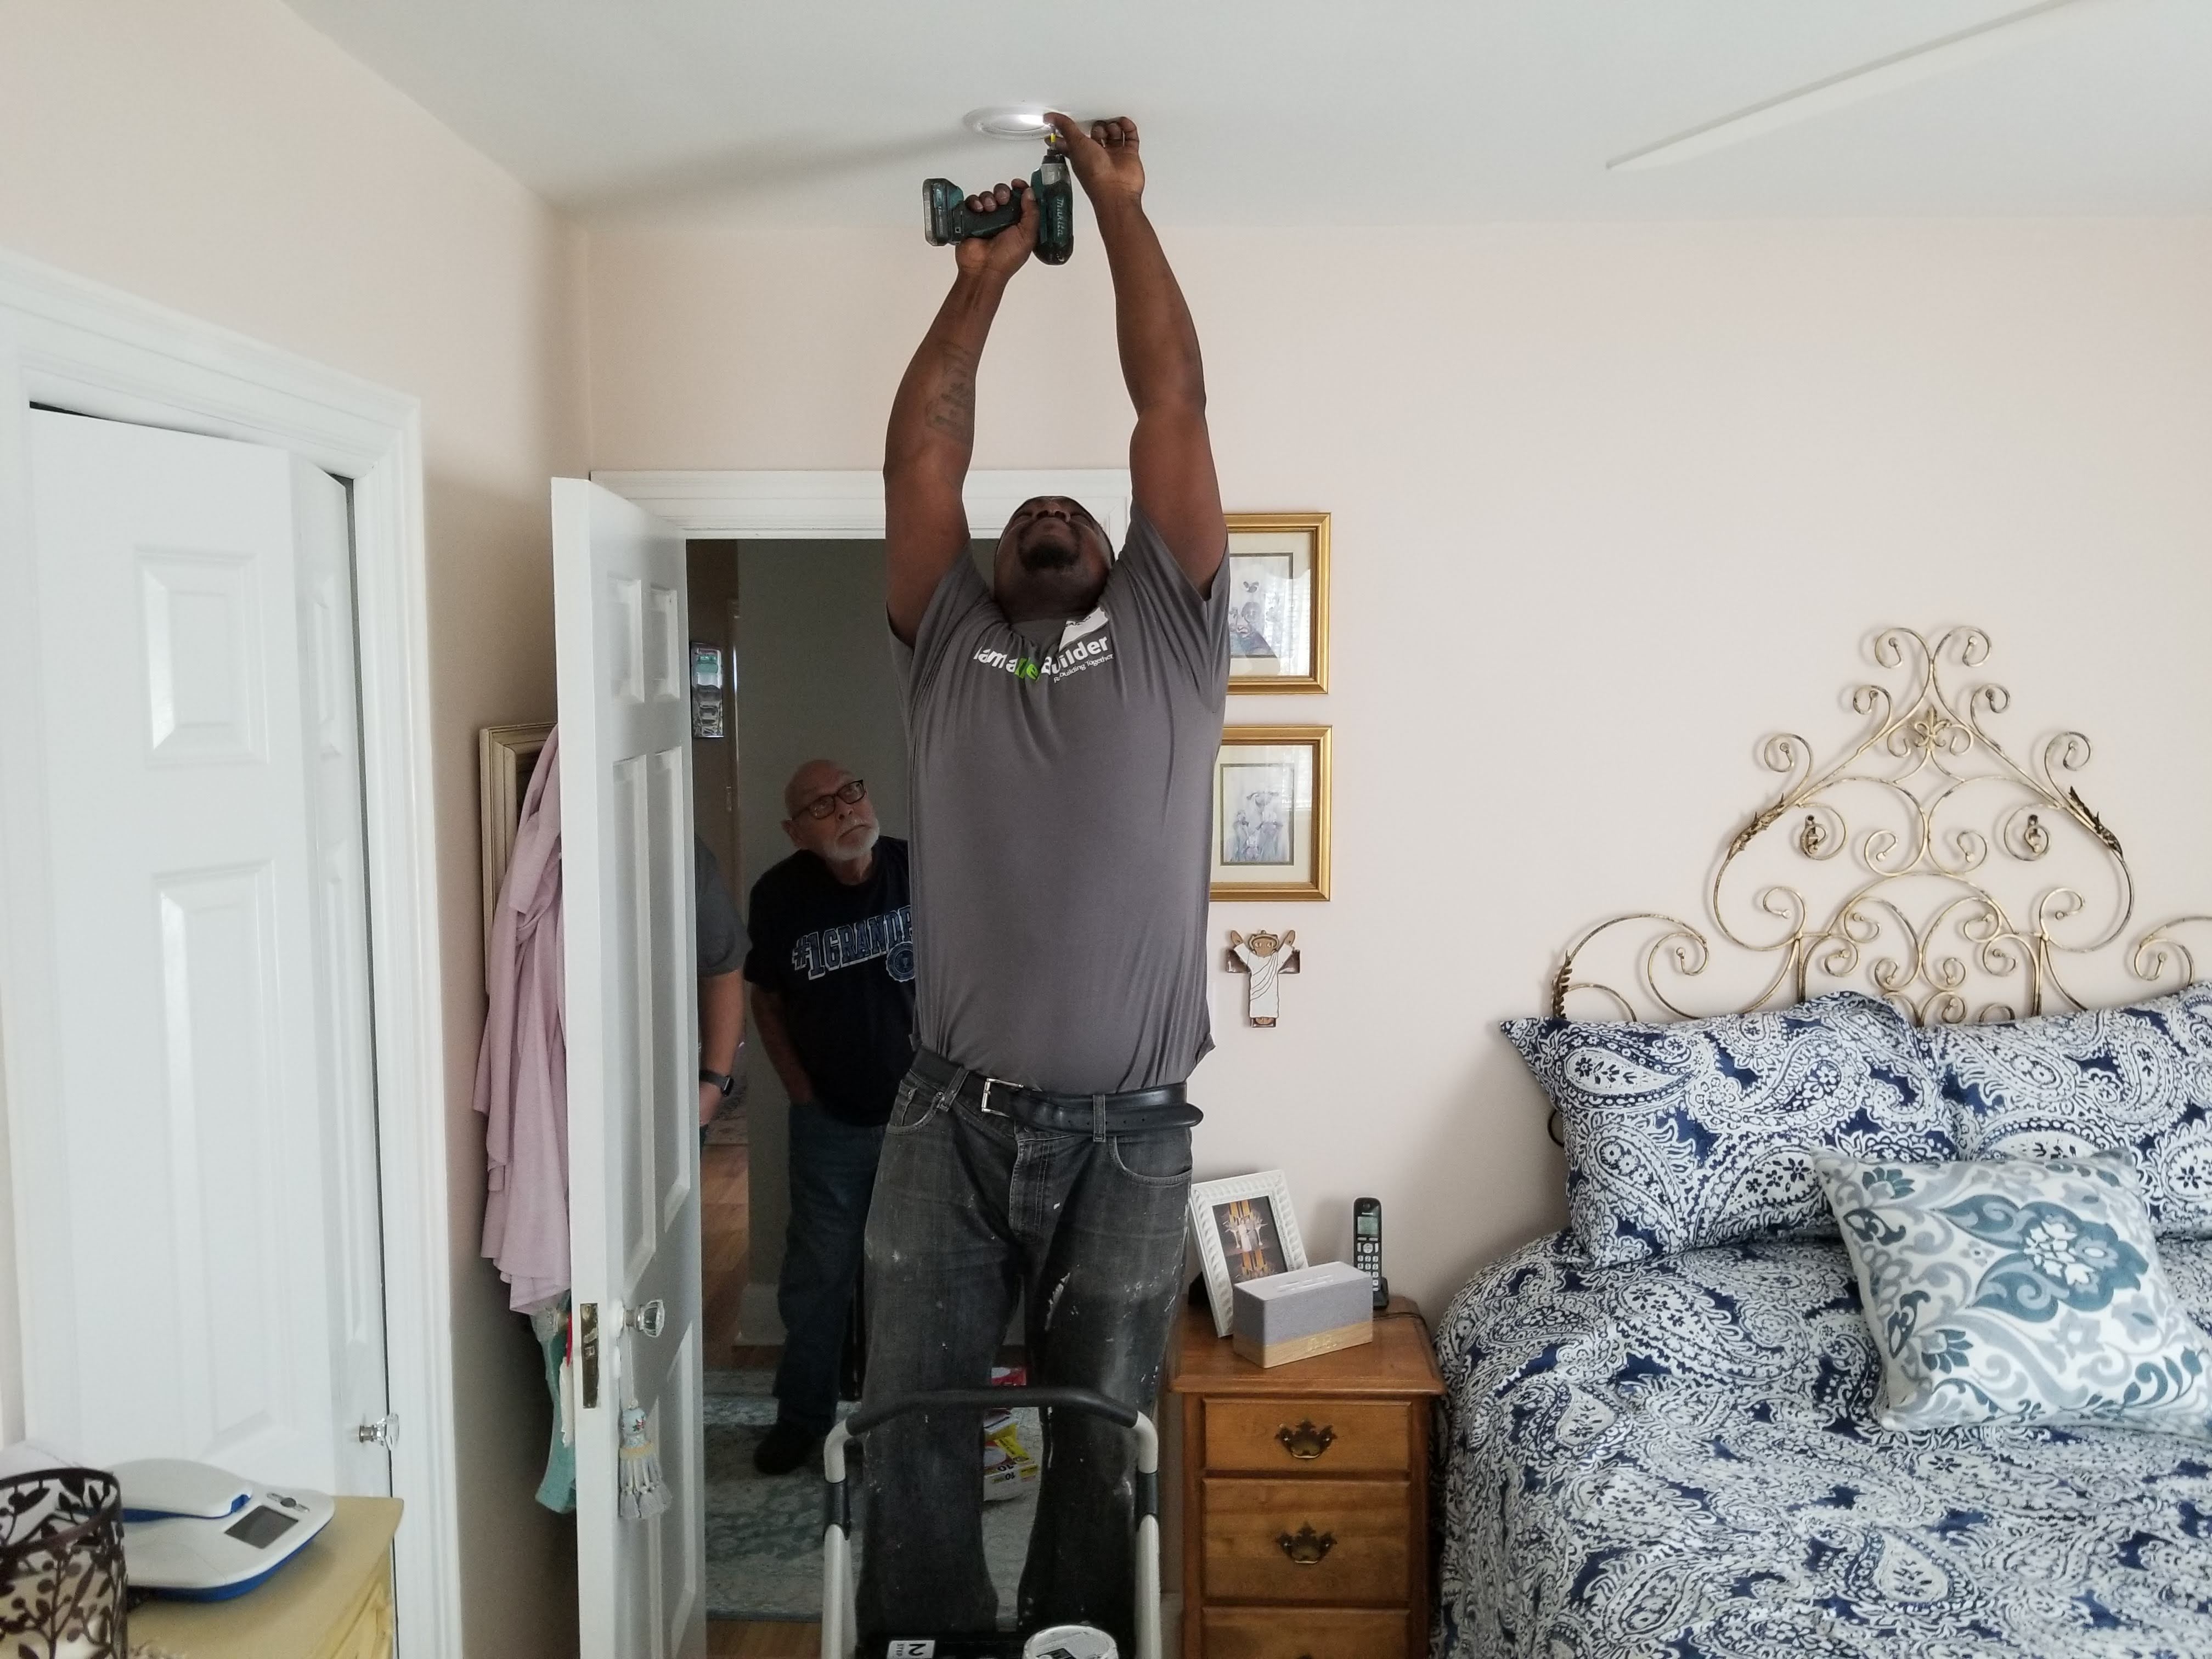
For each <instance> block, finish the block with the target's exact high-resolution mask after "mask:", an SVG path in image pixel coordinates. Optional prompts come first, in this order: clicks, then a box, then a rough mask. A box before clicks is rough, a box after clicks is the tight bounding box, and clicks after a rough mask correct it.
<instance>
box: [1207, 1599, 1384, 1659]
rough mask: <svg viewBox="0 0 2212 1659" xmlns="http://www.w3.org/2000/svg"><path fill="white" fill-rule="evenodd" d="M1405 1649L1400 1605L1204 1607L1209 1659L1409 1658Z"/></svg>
mask: <svg viewBox="0 0 2212 1659" xmlns="http://www.w3.org/2000/svg"><path fill="white" fill-rule="evenodd" d="M1405 1654H1406V1613H1405V1611H1404V1609H1402V1608H1397V1609H1393V1610H1391V1611H1389V1612H1383V1611H1379V1610H1376V1609H1373V1608H1368V1607H1300V1608H1298V1609H1297V1610H1296V1611H1294V1612H1292V1611H1284V1612H1278V1611H1276V1610H1274V1609H1273V1608H1269V1607H1208V1608H1207V1609H1206V1659H1405Z"/></svg>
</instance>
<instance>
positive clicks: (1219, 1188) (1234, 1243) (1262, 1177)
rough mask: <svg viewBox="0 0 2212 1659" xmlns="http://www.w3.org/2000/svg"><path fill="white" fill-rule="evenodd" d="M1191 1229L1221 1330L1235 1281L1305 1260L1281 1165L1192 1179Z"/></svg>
mask: <svg viewBox="0 0 2212 1659" xmlns="http://www.w3.org/2000/svg"><path fill="white" fill-rule="evenodd" d="M1190 1231H1191V1236H1192V1237H1193V1238H1194V1240H1195V1241H1196V1242H1197V1244H1198V1256H1199V1261H1200V1262H1201V1263H1202V1264H1203V1265H1204V1267H1205V1269H1206V1300H1207V1302H1208V1304H1210V1306H1211V1307H1212V1310H1213V1328H1214V1331H1215V1333H1216V1334H1218V1335H1221V1336H1226V1335H1228V1334H1229V1316H1230V1312H1231V1306H1232V1299H1231V1292H1232V1291H1233V1290H1234V1288H1235V1287H1236V1286H1237V1285H1241V1284H1243V1282H1244V1281H1245V1280H1246V1279H1265V1278H1267V1276H1268V1275H1270V1274H1272V1273H1293V1272H1295V1271H1297V1269H1298V1268H1300V1267H1304V1266H1305V1265H1306V1247H1305V1243H1304V1241H1303V1240H1302V1239H1300V1238H1299V1237H1298V1218H1297V1213H1296V1212H1294V1211H1293V1210H1292V1209H1291V1183H1290V1181H1289V1178H1288V1177H1287V1176H1285V1175H1284V1174H1283V1172H1282V1171H1281V1170H1261V1172H1260V1173H1259V1174H1257V1175H1248V1176H1232V1177H1231V1179H1229V1180H1227V1181H1203V1182H1197V1183H1195V1184H1194V1185H1193V1186H1192V1188H1191V1189H1190Z"/></svg>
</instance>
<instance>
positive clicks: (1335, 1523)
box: [1168, 1297, 1443, 1659]
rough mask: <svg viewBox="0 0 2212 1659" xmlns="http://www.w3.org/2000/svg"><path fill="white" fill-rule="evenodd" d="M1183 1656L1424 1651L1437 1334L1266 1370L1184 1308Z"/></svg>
mask: <svg viewBox="0 0 2212 1659" xmlns="http://www.w3.org/2000/svg"><path fill="white" fill-rule="evenodd" d="M1168 1387H1169V1389H1170V1392H1172V1393H1174V1394H1176V1395H1180V1396H1182V1557H1183V1582H1182V1593H1183V1620H1182V1659H1421V1656H1422V1655H1424V1654H1425V1653H1426V1652H1427V1651H1428V1645H1429V1421H1430V1412H1431V1401H1433V1400H1435V1399H1436V1398H1437V1396H1439V1395H1442V1394H1443V1378H1442V1377H1440V1376H1437V1361H1436V1355H1435V1353H1434V1352H1432V1350H1431V1347H1430V1344H1429V1334H1428V1328H1427V1327H1426V1326H1425V1325H1424V1324H1423V1323H1422V1322H1421V1321H1420V1320H1419V1317H1417V1316H1415V1312H1414V1308H1413V1304H1412V1303H1411V1302H1410V1301H1408V1300H1407V1299H1406V1298H1405V1297H1395V1298H1393V1300H1392V1301H1391V1304H1390V1308H1389V1313H1387V1314H1381V1315H1377V1316H1376V1321H1375V1340H1374V1341H1372V1342H1370V1343H1367V1344H1365V1345H1364V1346H1360V1347H1357V1348H1346V1349H1342V1350H1340V1352H1335V1353H1328V1354H1322V1355H1321V1356H1320V1357H1318V1358H1313V1359H1302V1360H1299V1361H1297V1363H1296V1364H1289V1365H1278V1366H1276V1367H1275V1368H1274V1369H1273V1370H1261V1368H1260V1367H1259V1366H1257V1365H1255V1364H1252V1363H1251V1362H1250V1361H1249V1360H1243V1359H1239V1358H1237V1356H1236V1355H1235V1354H1234V1353H1232V1352H1230V1348H1229V1342H1228V1340H1227V1339H1226V1338H1225V1337H1218V1336H1216V1335H1214V1334H1213V1320H1212V1316H1211V1315H1209V1314H1208V1313H1206V1310H1203V1309H1195V1308H1194V1309H1189V1310H1186V1311H1185V1313H1184V1315H1183V1322H1182V1333H1181V1335H1180V1337H1179V1338H1178V1340H1177V1342H1176V1366H1175V1374H1174V1376H1172V1377H1170V1379H1169V1383H1168Z"/></svg>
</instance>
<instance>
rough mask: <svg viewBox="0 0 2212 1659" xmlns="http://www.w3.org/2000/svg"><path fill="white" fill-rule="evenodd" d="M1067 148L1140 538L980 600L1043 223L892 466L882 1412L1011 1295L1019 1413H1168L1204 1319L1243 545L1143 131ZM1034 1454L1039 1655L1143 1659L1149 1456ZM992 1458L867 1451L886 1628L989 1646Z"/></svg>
mask: <svg viewBox="0 0 2212 1659" xmlns="http://www.w3.org/2000/svg"><path fill="white" fill-rule="evenodd" d="M1053 122H1054V127H1055V129H1056V130H1057V131H1058V132H1059V134H1060V143H1061V145H1062V147H1063V148H1064V149H1066V153H1067V157H1068V161H1069V163H1070V165H1071V166H1072V167H1073V170H1074V173H1075V176H1076V178H1077V179H1078V180H1079V182H1080V183H1081V184H1082V185H1083V187H1084V191H1085V194H1086V195H1087V196H1088V197H1090V199H1091V207H1092V210H1093V211H1094V213H1095V215H1096V217H1097V227H1098V238H1099V241H1100V242H1101V244H1103V246H1104V249H1105V252H1106V258H1107V263H1108V264H1109V267H1110V268H1111V270H1112V271H1113V276H1114V290H1115V317H1116V322H1117V325H1118V327H1119V332H1120V337H1121V365H1122V371H1123V374H1124V376H1125V378H1126V379H1127V382H1128V387H1129V395H1130V399H1131V401H1132V402H1133V404H1135V406H1136V415H1137V422H1136V430H1135V433H1134V435H1133V437H1132V438H1131V440H1130V444H1129V466H1130V472H1131V475H1132V481H1133V486H1134V495H1135V511H1134V513H1133V515H1132V522H1131V525H1130V528H1129V535H1128V538H1127V543H1126V544H1125V545H1124V546H1123V548H1122V550H1121V557H1120V558H1119V560H1118V561H1117V560H1116V559H1115V557H1114V555H1113V550H1112V547H1111V545H1110V544H1109V542H1108V541H1107V538H1106V536H1105V532H1103V530H1102V529H1101V528H1100V526H1099V525H1098V523H1097V520H1095V519H1093V518H1092V517H1091V514H1090V513H1088V512H1086V511H1085V509H1084V508H1083V507H1081V506H1080V505H1079V503H1077V502H1074V501H1068V500H1066V499H1063V498H1060V497H1056V496H1046V497H1042V498H1039V499H1037V500H1034V501H1027V502H1024V504H1023V505H1022V507H1020V508H1018V510H1017V511H1016V513H1014V515H1013V518H1012V521H1011V522H1010V523H1009V524H1008V525H1007V526H1006V531H1005V532H1004V533H1003V534H1002V535H1001V536H1000V538H999V544H998V548H997V550H996V554H995V556H994V564H993V572H992V580H991V581H990V583H989V585H988V586H986V585H985V583H984V581H983V580H982V578H981V576H980V575H978V574H976V572H975V568H974V566H973V565H972V564H971V563H970V562H969V556H968V545H969V526H968V520H967V514H966V512H965V510H964V509H963V506H962V502H961V486H962V483H963V480H964V479H965V477H966V476H967V471H968V465H969V453H970V451H971V449H972V447H973V442H974V429H975V422H974V416H975V372H976V366H977V362H978V360H979V358H980V357H981V352H982V349H983V344H984V341H985V338H986V337H987V335H988V333H989V331H990V325H991V319H992V318H993V315H994V313H996V311H997V309H998V305H999V301H1000V295H1002V294H1003V292H1004V290H1005V287H1006V283H1007V281H1008V280H1009V279H1010V278H1012V276H1014V274H1015V273H1016V272H1018V271H1019V270H1022V269H1023V268H1024V266H1025V265H1026V264H1027V263H1028V261H1029V257H1030V250H1031V248H1032V247H1033V246H1035V242H1036V220H1037V208H1036V204H1035V203H1034V202H1033V201H1030V200H1029V199H1027V198H1026V197H1025V196H1024V200H1023V203H1022V217H1021V220H1020V222H1019V223H1018V225H1017V226H1016V227H1014V228H1012V229H1009V230H1006V231H1004V232H1001V233H1000V234H999V235H998V236H996V237H994V238H993V239H991V240H987V241H968V242H963V243H961V244H959V245H958V246H957V252H956V254H955V260H956V263H957V266H958V274H957V276H956V278H955V280H954V283H953V285H952V291H951V295H949V296H948V297H947V299H946V300H945V304H944V306H943V307H942V308H941V309H940V310H939V313H938V315H937V319H936V321H935V322H934V323H933V324H932V325H931V327H930V331H929V333H928V335H927V337H926V338H925V339H924V340H923V341H922V343H921V349H920V350H919V351H917V352H916V353H915V358H914V362H913V363H912V365H911V366H910V367H909V368H908V370H907V374H906V379H905V380H904V381H903V382H902V384H901V386H900V387H899V392H898V398H897V401H896V404H894V405H893V407H892V410H891V420H890V434H889V436H888V439H887V441H886V444H885V452H884V497H885V507H886V527H885V532H884V533H885V540H886V543H887V544H888V550H889V563H890V592H889V609H890V626H891V634H892V636H893V645H892V649H893V653H894V656H895V658H896V663H897V666H898V670H899V678H900V685H901V690H902V697H903V700H904V704H905V710H906V720H907V728H908V737H909V739H910V749H911V756H912V758H911V768H912V775H911V781H910V793H911V800H912V817H911V842H912V854H913V874H912V881H913V904H914V939H915V993H916V998H917V1009H916V1018H917V1033H916V1035H917V1042H918V1049H917V1053H916V1055H915V1066H914V1069H913V1070H912V1071H911V1072H909V1073H908V1075H907V1079H906V1080H905V1082H904V1083H902V1085H900V1089H899V1093H898V1097H897V1099H896V1102H895V1103H894V1105H893V1107H892V1112H891V1120H890V1124H889V1126H888V1127H887V1130H886V1133H885V1139H884V1155H883V1162H882V1164H881V1166H880V1168H879V1170H878V1176H877V1184H876V1191H875V1199H874V1204H873V1206H872V1211H871V1215H870V1220H869V1224H868V1237H867V1272H868V1302H869V1341H868V1372H867V1383H866V1395H867V1400H868V1401H869V1403H871V1404H875V1403H880V1402H881V1401H884V1400H887V1399H890V1398H891V1397H894V1396H896V1395H902V1394H908V1393H911V1392H914V1391H915V1390H918V1389H942V1388H974V1387H975V1386H978V1385H979V1384H981V1383H982V1382H983V1381H984V1380H985V1379H986V1378H987V1376H988V1374H989V1368H990V1364H991V1361H992V1358H993V1354H994V1350H995V1349H996V1347H997V1346H998V1344H999V1341H1000V1337H1001V1335H1002V1334H1003V1333H1004V1332H1005V1330H1006V1322H1007V1319H1008V1316H1009V1314H1010V1313H1011V1311H1012V1308H1013V1306H1014V1304H1015V1299H1016V1297H1017V1296H1019V1297H1021V1299H1022V1305H1023V1306H1024V1310H1025V1314H1026V1323H1025V1329H1026V1334H1027V1340H1028V1352H1027V1358H1028V1362H1029V1368H1030V1380H1031V1381H1032V1382H1035V1383H1047V1384H1060V1385H1070V1386H1077V1387H1083V1388H1089V1389H1097V1391H1098V1392H1100V1393H1102V1394H1104V1395H1107V1396H1109V1398H1111V1399H1114V1400H1116V1401H1121V1402H1124V1403H1126V1404H1127V1405H1131V1406H1135V1407H1139V1408H1142V1409H1146V1410H1149V1409H1150V1408H1151V1407H1152V1400H1153V1395H1154V1394H1155V1393H1156V1391H1157V1389H1158V1384H1159V1377H1160V1370H1161V1364H1162V1360H1163V1357H1164V1352H1165V1348H1166V1344H1167V1335H1168V1330H1169V1326H1170V1322H1171V1320H1172V1317H1173V1314H1174V1309H1175V1304H1176V1300H1177V1292H1178V1291H1180V1290H1181V1288H1182V1284H1181V1279H1182V1255H1183V1225H1184V1224H1183V1206H1184V1201H1185V1197H1186V1194H1187V1193H1188V1188H1189V1183H1190V1126H1191V1125H1192V1124H1194V1123H1195V1122H1196V1121H1197V1120H1198V1114H1197V1112H1196V1111H1195V1110H1194V1109H1192V1108H1191V1106H1190V1105H1189V1103H1188V1101H1187V1100H1186V1099H1185V1097H1184V1094H1183V1086H1182V1085H1183V1084H1184V1081H1185V1079H1188V1077H1189V1075H1190V1072H1191V1068H1192V1067H1193V1066H1195V1065H1196V1064H1197V1063H1198V1061H1199V1060H1200V1059H1201V1058H1202V1057H1203V1056H1204V1055H1205V1054H1206V1049H1207V1048H1209V1047H1210V1046H1211V1041H1210V1038H1209V1036H1208V1034H1207V1026H1206V951H1205V926H1206V872H1207V867H1208V860H1207V857H1206V841H1207V836H1208V834H1209V832H1210V824H1211V815H1212V775H1213V760H1214V755H1215V752H1216V750H1218V747H1219V744H1220V740H1221V711H1222V702H1223V697H1224V694H1225V691H1226V690H1227V684H1228V674H1229V618H1228V584H1227V583H1226V582H1225V581H1221V580H1217V578H1218V574H1219V571H1220V568H1221V562H1222V558H1223V556H1224V554H1225V551H1226V549H1227V543H1228V536H1227V531H1226V528H1225V525H1224V523H1223V520H1222V515H1221V493H1220V489H1219V486H1218V483H1216V481H1215V477H1214V470H1213V453H1212V445H1211V443H1210V441H1209V440H1208V437H1207V434H1206V392H1205V380H1204V374H1203V372H1202V369H1201V367H1200V360H1199V349H1198V336H1197V331H1196V330H1195V329H1194V327H1193V325H1192V323H1191V319H1190V313H1189V310H1188V307H1186V306H1185V305H1184V303H1183V298H1182V292H1181V290H1180V289H1178V288H1177V287H1176V281H1175V277H1174V275H1173V273H1172V272H1170V270H1169V269H1168V263H1167V258H1166V256H1165V255H1164V253H1163V252H1161V248H1160V244H1159V239H1158V237H1157V236H1156V235H1155V234H1153V231H1152V226H1151V224H1150V222H1148V221H1147V220H1146V217H1145V212H1144V208H1143V205H1142V194H1143V187H1144V169H1143V167H1142V164H1141V163H1140V162H1139V160H1138V149H1137V131H1136V127H1135V126H1134V125H1133V124H1132V123H1130V122H1128V121H1126V120H1119V121H1103V122H1098V123H1096V124H1094V125H1091V127H1090V128H1089V129H1088V130H1087V131H1086V130H1085V129H1080V128H1078V127H1077V126H1075V125H1074V124H1073V123H1072V122H1069V121H1067V120H1066V118H1064V117H1059V116H1055V117H1054V118H1053ZM1023 194H1024V192H1023V191H1022V187H1021V185H1019V184H1018V183H1017V184H1015V185H1001V186H1000V187H999V188H998V189H997V190H996V191H991V192H987V194H986V195H985V196H983V197H975V198H973V199H972V200H971V203H970V205H971V206H974V207H975V208H978V209H982V208H986V207H988V206H990V205H993V204H1003V203H1005V202H1007V201H1010V200H1012V199H1013V198H1014V197H1016V196H1017V195H1023ZM1047 280H1049V279H1047ZM1040 412H1041V413H1042V414H1043V415H1044V416H1046V417H1047V418H1048V417H1049V412H1050V411H1049V404H1042V405H1040ZM1047 1437H1048V1454H1047V1456H1046V1459H1045V1470H1046V1472H1045V1475H1044V1485H1043V1490H1042V1492H1041V1493H1040V1495H1039V1503H1038V1512H1037V1518H1036V1524H1035V1527H1034V1528H1033V1529H1032V1531H1031V1534H1030V1553H1029V1562H1028V1565H1027V1566H1026V1567H1025V1569H1024V1571H1023V1575H1022V1584H1021V1594H1020V1604H1021V1605H1020V1609H1019V1623H1020V1624H1021V1626H1023V1628H1024V1629H1034V1628H1036V1626H1040V1625H1046V1624H1057V1623H1062V1622H1073V1621H1082V1622H1086V1623H1091V1624H1095V1625H1098V1626H1103V1628H1104V1629H1106V1630H1107V1631H1108V1632H1109V1633H1111V1634H1112V1635H1113V1636H1114V1637H1115V1638H1116V1640H1117V1642H1118V1643H1119V1644H1120V1646H1121V1651H1122V1652H1124V1653H1128V1652H1131V1651H1133V1629H1132V1624H1131V1613H1132V1608H1131V1601H1130V1586H1131V1583H1132V1579H1133V1563H1132V1556H1131V1542H1130V1540H1131V1533H1132V1528H1133V1517H1132V1505H1133V1501H1134V1494H1133V1487H1134V1482H1133V1478H1132V1470H1133V1463H1132V1459H1131V1447H1130V1443H1129V1441H1128V1439H1127V1437H1126V1435H1124V1434H1123V1433H1121V1431H1116V1430H1114V1429H1112V1428H1111V1427H1109V1426H1108V1425H1103V1424H1102V1423H1099V1422H1097V1420H1096V1419H1085V1418H1081V1417H1078V1416H1075V1415H1073V1413H1055V1414H1054V1417H1053V1418H1052V1419H1049V1420H1048V1425H1047ZM977 1443H978V1431H977V1419H976V1416H975V1413H944V1412H939V1413H932V1414H931V1415H930V1417H929V1418H927V1419H923V1418H920V1417H911V1418H904V1419H891V1420H890V1421H889V1422H886V1423H885V1424H884V1425H882V1426H880V1427H879V1428H878V1429H877V1430H876V1431H874V1432H873V1433H872V1435H871V1437H870V1438H869V1443H868V1453H867V1457H866V1462H865V1464H864V1469H865V1474H866V1503H867V1505H868V1513H867V1515H866V1516H865V1517H864V1520H863V1527H864V1532H865V1535H866V1538H867V1541H868V1546H867V1549H866V1552H865V1553H864V1555H863V1567H862V1575H861V1582H860V1622H861V1626H862V1628H863V1629H864V1630H866V1631H868V1632H872V1633H873V1634H878V1635H886V1636H902V1635H912V1636H927V1635H938V1634H949V1633H954V1632H965V1631H989V1630H991V1629H992V1628H993V1627H994V1612H995V1607H996V1597H995V1595H994V1592H993V1590H992V1588H991V1583H990V1579H989V1577H988V1575H987V1572H986V1571H985V1569H984V1563H983V1552H982V1534H981V1483H980V1481H979V1480H978V1479H977V1475H976V1468H975V1460H976V1457H977V1455H978V1454H977Z"/></svg>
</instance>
